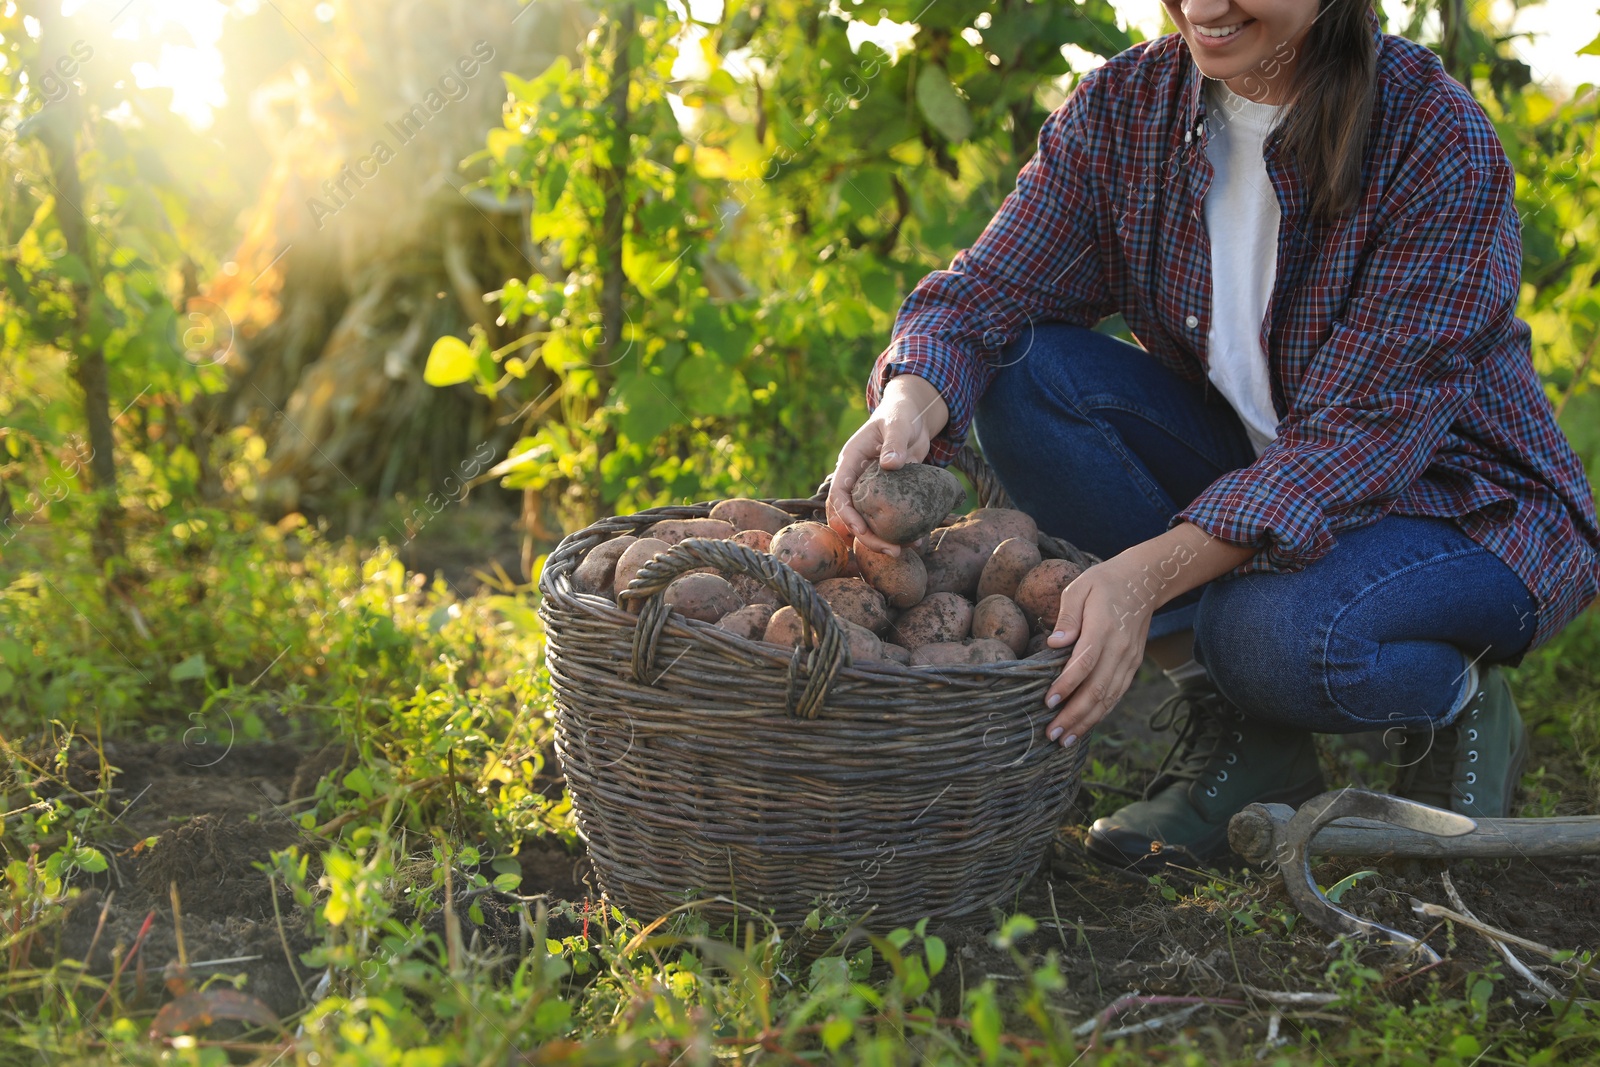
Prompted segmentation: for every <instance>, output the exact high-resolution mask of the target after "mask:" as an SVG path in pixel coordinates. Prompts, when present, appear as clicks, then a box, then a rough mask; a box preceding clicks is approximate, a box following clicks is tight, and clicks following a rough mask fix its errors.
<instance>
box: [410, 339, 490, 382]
mask: <svg viewBox="0 0 1600 1067" xmlns="http://www.w3.org/2000/svg"><path fill="white" fill-rule="evenodd" d="M477 367H478V360H477V357H476V356H474V355H473V354H472V349H470V348H468V347H467V343H466V342H465V341H463V340H462V339H461V338H459V337H441V338H439V339H438V340H437V341H435V342H433V349H432V350H431V351H430V352H429V353H428V365H427V366H426V367H424V368H423V371H422V380H423V381H425V382H427V383H428V384H429V385H436V386H445V385H460V384H461V383H462V382H464V381H467V380H468V379H470V378H471V377H472V375H473V372H474V371H476V370H477Z"/></svg>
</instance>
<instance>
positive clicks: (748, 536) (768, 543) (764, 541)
mask: <svg viewBox="0 0 1600 1067" xmlns="http://www.w3.org/2000/svg"><path fill="white" fill-rule="evenodd" d="M728 540H730V541H732V542H733V543H734V544H736V545H743V546H744V547H746V548H753V549H755V550H756V551H757V552H766V551H768V550H769V549H771V548H772V535H771V534H770V533H768V532H767V531H765V530H740V531H739V532H738V533H736V534H734V535H733V536H732V537H730V538H728Z"/></svg>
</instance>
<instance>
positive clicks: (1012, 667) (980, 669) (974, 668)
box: [540, 501, 1071, 680]
mask: <svg viewBox="0 0 1600 1067" xmlns="http://www.w3.org/2000/svg"><path fill="white" fill-rule="evenodd" d="M764 503H765V501H764ZM680 506H683V505H680ZM635 514H645V512H636V513H635ZM583 532H585V531H579V533H583ZM569 536H577V534H572V535H569ZM562 540H563V541H565V540H566V538H563V539H562ZM551 554H552V555H553V554H554V553H553V552H552V553H551ZM550 581H551V584H552V586H554V584H555V583H556V582H561V583H564V584H565V588H564V589H559V590H556V589H552V590H551V591H543V590H541V592H543V594H544V595H543V596H542V597H541V602H542V601H545V600H549V599H551V596H550V592H559V593H560V594H561V599H565V600H568V601H571V602H572V603H573V604H575V605H577V606H579V607H581V608H583V609H585V610H586V611H587V612H588V614H589V615H590V616H592V617H594V618H596V619H597V620H598V621H601V622H607V623H616V624H619V625H620V624H622V623H623V622H624V620H625V621H626V622H627V623H629V624H631V625H632V626H633V627H635V628H637V627H638V625H639V616H637V615H634V614H631V613H629V612H626V611H624V610H623V609H622V608H621V607H619V606H618V605H617V604H616V603H614V602H612V601H611V600H608V599H607V598H605V597H603V596H600V595H599V594H598V593H583V592H579V591H578V590H576V589H573V588H572V576H571V574H570V573H567V572H562V573H560V574H557V575H556V576H555V577H554V578H552V579H550ZM540 584H541V585H543V584H544V579H543V576H541V579H540ZM607 609H609V610H607ZM608 616H609V617H608ZM617 616H620V618H618V617H617ZM547 625H548V623H547ZM674 626H676V627H678V628H679V629H680V630H683V631H685V635H686V636H691V637H694V638H695V639H696V640H697V641H698V642H699V644H700V647H702V648H706V649H715V648H716V647H717V643H718V642H724V641H725V642H728V643H730V644H732V645H733V646H734V648H736V649H738V650H739V651H741V652H756V653H759V654H761V655H762V656H764V657H766V658H767V659H769V660H771V661H772V663H773V664H774V665H775V666H780V667H786V666H788V664H789V661H790V658H791V656H792V653H790V654H789V655H785V654H784V652H783V651H782V649H781V646H778V645H771V644H768V643H767V642H765V641H756V640H754V639H752V638H748V637H742V636H740V635H739V634H736V633H734V632H733V631H731V630H723V629H721V628H720V627H718V626H716V625H715V624H714V623H709V622H704V621H702V620H700V619H691V618H688V617H686V616H683V615H678V614H673V615H672V616H670V617H669V619H668V621H667V623H666V627H674ZM664 630H665V628H664ZM713 633H714V634H717V635H719V636H716V637H709V638H708V635H710V634H713ZM801 647H802V648H807V649H809V648H811V647H815V646H801ZM1046 652H1048V653H1051V654H1052V655H1050V656H1046V655H1045V653H1046ZM1070 654H1071V652H1070V650H1069V649H1062V648H1049V647H1047V648H1045V649H1044V650H1042V651H1039V652H1035V653H1034V654H1033V655H1031V656H1018V657H1017V658H1016V659H1013V660H1003V661H1001V662H999V663H983V664H927V665H920V666H915V667H913V666H911V665H910V664H906V663H899V662H896V661H895V660H873V661H867V663H865V664H858V663H854V662H852V663H850V664H849V665H847V666H846V665H841V666H840V668H839V669H840V672H841V673H842V672H844V671H855V672H857V673H858V674H859V675H861V676H862V677H863V678H868V679H870V678H872V677H873V676H876V675H885V674H886V675H888V676H889V677H891V678H895V679H896V680H899V679H904V678H918V679H925V678H940V677H945V676H949V677H951V678H960V677H962V676H965V675H976V676H977V677H978V678H982V679H993V678H1001V679H1004V678H1010V677H1025V676H1029V675H1032V674H1034V673H1036V671H1037V668H1038V667H1039V666H1040V665H1042V664H1047V663H1058V664H1065V663H1066V661H1067V658H1068V657H1069V656H1070ZM1041 657H1044V658H1041ZM1022 668H1026V669H1022Z"/></svg>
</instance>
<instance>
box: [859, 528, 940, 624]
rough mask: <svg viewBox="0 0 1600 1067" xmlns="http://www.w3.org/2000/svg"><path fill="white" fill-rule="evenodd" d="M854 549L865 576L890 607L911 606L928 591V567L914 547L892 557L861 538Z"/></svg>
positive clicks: (862, 574) (903, 549) (902, 550)
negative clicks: (872, 547)
mask: <svg viewBox="0 0 1600 1067" xmlns="http://www.w3.org/2000/svg"><path fill="white" fill-rule="evenodd" d="M854 551H855V557H856V566H857V567H859V568H860V569H861V577H863V578H865V579H866V580H867V584H868V585H870V586H872V588H874V589H876V590H877V591H878V592H880V593H882V594H883V596H884V599H885V600H887V601H888V603H889V606H890V607H892V608H909V607H910V606H911V605H913V604H915V603H916V602H917V601H919V600H921V599H922V598H923V596H925V595H926V594H927V592H928V569H927V568H926V567H924V566H923V565H922V557H921V556H919V555H917V553H916V552H915V551H913V550H912V549H909V548H902V549H901V550H900V554H899V555H898V556H891V555H889V554H888V553H887V552H874V551H873V550H872V549H870V548H868V547H867V546H866V545H864V544H862V543H861V542H860V541H857V542H856V543H855V549H854Z"/></svg>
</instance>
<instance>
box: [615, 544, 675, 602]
mask: <svg viewBox="0 0 1600 1067" xmlns="http://www.w3.org/2000/svg"><path fill="white" fill-rule="evenodd" d="M671 547H672V546H671V545H669V544H667V543H666V542H665V541H663V540H661V539H660V538H658V537H641V538H639V539H638V540H637V541H635V542H634V543H633V544H631V545H629V546H628V547H627V548H625V549H623V551H622V555H621V556H620V557H618V558H617V566H616V570H615V572H614V573H613V574H612V576H611V593H612V595H613V596H615V597H616V598H617V603H619V604H622V605H623V606H624V607H626V608H627V609H628V610H629V611H631V612H633V613H634V614H636V615H637V614H638V613H639V607H640V605H641V604H643V603H644V601H643V600H623V599H622V596H621V594H622V591H623V590H624V589H626V588H628V583H629V582H631V581H633V579H634V576H635V575H637V574H638V573H639V568H640V567H643V566H644V565H645V564H646V563H648V562H649V561H650V558H651V557H652V556H654V555H656V553H658V552H665V551H666V550H667V549H669V548H671Z"/></svg>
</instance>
